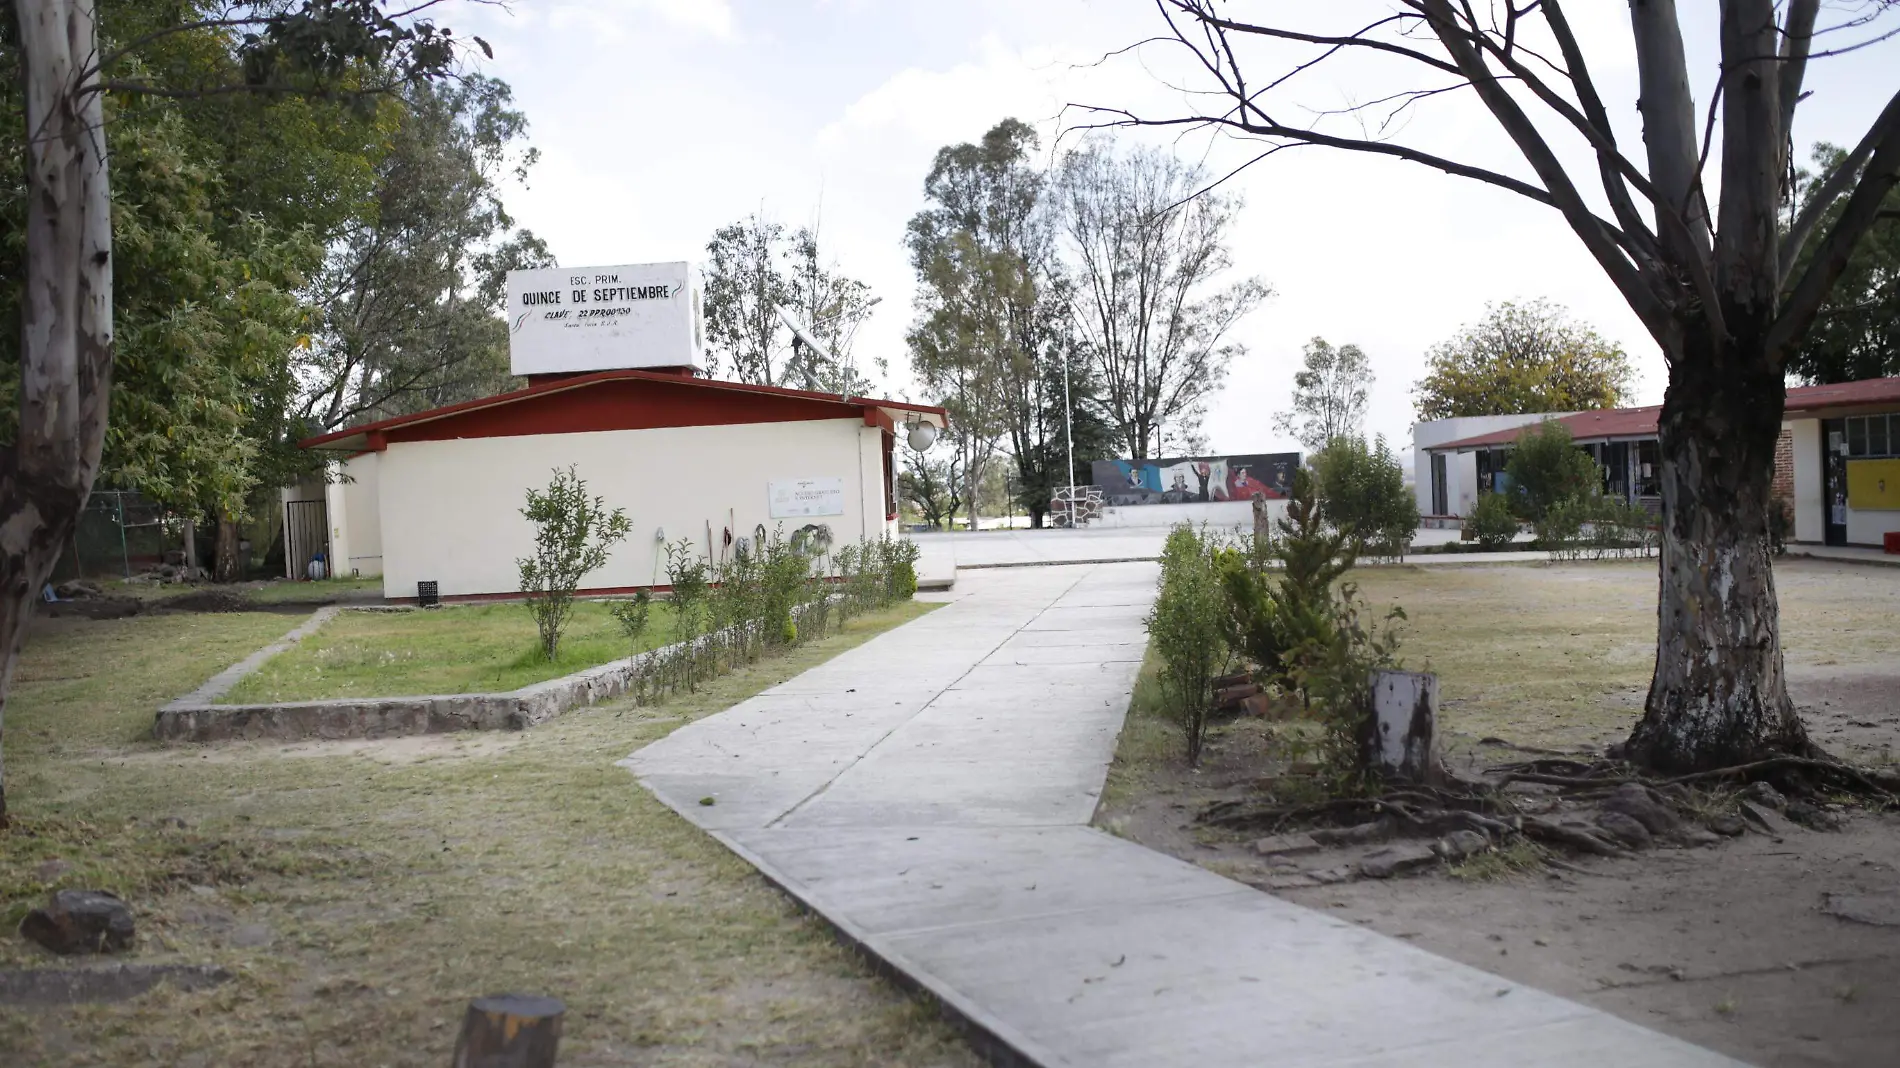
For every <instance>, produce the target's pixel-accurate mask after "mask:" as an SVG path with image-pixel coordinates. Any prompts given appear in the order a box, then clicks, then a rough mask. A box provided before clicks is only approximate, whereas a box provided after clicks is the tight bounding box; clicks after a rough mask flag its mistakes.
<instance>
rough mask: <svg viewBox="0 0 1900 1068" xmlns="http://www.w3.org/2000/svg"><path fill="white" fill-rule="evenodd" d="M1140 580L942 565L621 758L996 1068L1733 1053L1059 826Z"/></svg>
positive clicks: (1102, 720) (1104, 573)
mask: <svg viewBox="0 0 1900 1068" xmlns="http://www.w3.org/2000/svg"><path fill="white" fill-rule="evenodd" d="M984 536H985V537H988V536H989V535H984ZM1155 574H1156V568H1155V566H1154V565H1152V564H1144V563H1137V564H1115V565H1100V566H1082V567H1076V566H1055V567H1038V568H1025V569H1000V570H988V571H977V572H972V573H967V574H966V575H965V576H964V577H963V578H962V579H960V580H959V583H958V588H957V590H956V592H955V593H954V594H952V595H951V596H950V603H949V604H948V605H947V606H946V607H944V608H942V609H939V610H938V611H936V612H933V613H931V614H930V615H928V616H925V617H923V618H922V619H920V620H918V621H917V622H914V623H911V624H908V625H906V626H905V627H903V628H900V629H898V630H896V631H892V632H890V633H888V634H885V635H882V636H880V637H878V638H876V639H874V640H872V641H870V642H867V643H865V644H864V645H862V646H860V647H859V648H857V649H855V650H852V651H851V652H848V653H845V654H843V655H841V656H839V657H837V658H835V659H833V660H832V661H830V662H829V663H827V664H825V665H823V666H821V667H819V668H816V669H813V670H812V671H810V672H807V673H805V674H804V675H801V676H799V677H798V678H797V679H793V680H791V681H790V682H788V683H786V684H784V685H782V686H779V687H775V688H774V689H772V690H769V691H767V692H766V693H764V694H761V695H760V696H758V697H756V698H754V699H752V700H750V701H746V702H743V703H741V704H739V705H737V706H735V707H734V708H732V709H729V710H728V711H726V712H723V713H720V714H718V715H715V716H711V717H708V718H706V719H704V720H701V721H699V722H697V723H694V724H692V725H690V726H688V727H685V728H682V729H681V730H679V731H677V732H675V733H674V734H673V735H671V736H669V737H668V738H665V739H662V740H660V741H658V742H656V743H654V744H653V745H651V746H648V747H647V748H646V749H643V750H641V751H640V752H638V753H635V754H634V755H633V756H631V757H629V758H628V759H627V760H626V761H625V762H624V763H625V764H626V766H628V767H629V768H631V769H632V770H633V771H634V772H635V773H636V774H637V775H639V777H640V779H641V781H642V782H643V783H644V784H645V785H646V786H647V787H648V788H649V789H651V790H653V791H654V793H655V794H657V795H658V796H659V797H660V798H661V799H662V800H664V801H665V802H666V803H667V804H669V805H671V806H673V807H674V808H675V809H676V810H677V811H679V812H680V813H681V814H682V815H684V816H685V817H686V818H688V819H689V820H692V821H693V822H695V823H697V824H699V825H700V826H702V827H704V828H706V829H708V830H709V831H711V832H713V833H714V834H716V835H718V836H719V837H720V840H721V841H723V842H725V843H726V844H727V845H728V846H729V847H730V848H732V849H733V850H734V851H735V852H737V853H739V854H740V855H741V856H743V857H744V858H746V859H747V860H748V861H749V862H751V863H752V864H754V865H755V866H757V867H758V868H759V869H760V871H761V872H763V873H764V874H765V875H766V876H767V877H768V878H770V879H772V880H773V881H774V882H776V883H778V884H779V885H780V886H782V887H783V888H785V890H786V891H787V892H788V893H790V894H792V895H793V896H795V897H797V898H798V899H799V900H800V901H802V902H804V903H805V904H806V905H808V906H809V907H811V908H812V909H814V910H815V911H817V912H818V913H819V914H821V915H823V916H824V917H825V918H826V919H827V920H828V921H829V922H830V923H832V924H833V925H834V926H835V927H837V928H838V930H839V931H840V932H842V933H843V934H844V935H845V936H846V937H848V938H850V939H851V940H853V941H855V942H857V943H858V944H859V945H861V946H863V947H864V948H865V950H866V951H867V952H869V953H871V954H873V955H874V956H876V957H878V958H880V959H881V960H883V961H885V962H886V963H888V964H889V965H891V966H892V967H894V968H896V969H898V970H900V971H901V972H903V973H904V974H905V975H906V976H907V977H909V978H910V979H911V980H913V981H914V982H916V983H917V984H918V986H919V987H921V988H922V989H923V990H925V991H927V992H929V993H930V994H931V995H932V996H934V997H935V998H937V999H938V1000H939V1001H940V1002H942V1003H943V1004H944V1005H945V1006H946V1007H948V1008H949V1009H950V1010H951V1011H952V1012H953V1013H954V1014H956V1015H957V1016H959V1017H961V1018H962V1019H963V1020H964V1021H966V1022H967V1023H968V1024H969V1025H970V1026H971V1027H972V1028H974V1029H976V1030H977V1031H979V1032H981V1034H982V1035H984V1036H986V1038H987V1043H986V1044H987V1046H988V1047H989V1048H997V1047H998V1044H1000V1048H1001V1049H1003V1050H1005V1051H1007V1052H1008V1053H1009V1054H1010V1055H1011V1056H1012V1057H1014V1058H1015V1059H1016V1062H1019V1063H1023V1062H1026V1063H1031V1064H1038V1065H1046V1066H1055V1065H1065V1066H1066V1065H1074V1066H1085V1065H1086V1066H1091V1068H1093V1066H1110V1068H1119V1066H1129V1068H1134V1066H1143V1068H1147V1066H1155V1065H1184V1066H1192V1068H1222V1066H1228V1065H1232V1066H1241V1065H1248V1066H1253V1065H1260V1064H1263V1063H1271V1064H1274V1065H1285V1066H1294V1068H1319V1066H1342V1068H1343V1066H1374V1065H1381V1066H1383V1065H1391V1066H1393V1068H1398V1066H1400V1065H1403V1066H1405V1068H1420V1066H1431V1065H1459V1066H1475V1068H1491V1066H1497V1068H1504V1066H1511V1068H1517V1066H1523V1065H1557V1066H1573V1065H1574V1066H1579V1068H1581V1066H1585V1065H1607V1064H1615V1065H1619V1066H1625V1065H1634V1066H1645V1068H1647V1066H1658V1068H1659V1066H1663V1065H1671V1066H1673V1065H1686V1066H1701V1065H1711V1066H1712V1065H1724V1064H1731V1063H1733V1062H1731V1061H1729V1060H1727V1059H1726V1058H1723V1057H1720V1056H1718V1055H1716V1054H1714V1053H1710V1052H1708V1051H1705V1050H1701V1049H1698V1048H1696V1047H1693V1046H1690V1045H1687V1044H1685V1043H1683V1042H1680V1041H1677V1040H1675V1039H1671V1038H1668V1037H1666V1036H1663V1035H1659V1034H1657V1033H1655V1032H1652V1031H1648V1030H1645V1029H1643V1028H1641V1027H1638V1026H1636V1025H1634V1024H1631V1023H1628V1022H1626V1021H1623V1020H1621V1019H1618V1018H1616V1017H1613V1016H1609V1015H1607V1014H1605V1013H1602V1012H1599V1011H1597V1010H1594V1009H1590V1008H1587V1007H1585V1006H1582V1005H1578V1004H1576V1003H1574V1002H1570V1001H1566V1000H1564V999H1562V998H1558V997H1555V996H1553V995H1550V994H1545V993H1542V992H1540V991H1537V990H1534V989H1531V988H1529V987H1525V986H1522V985H1519V984H1516V983H1512V982H1509V981H1507V980H1504V979H1501V978H1499V977H1497V976H1493V975H1490V974H1488V973H1485V972H1482V971H1478V970H1477V969H1474V968H1470V967H1467V966H1465V965H1462V964H1458V963H1455V962H1453V961H1449V960H1445V959H1443V958H1439V957H1434V956H1432V955H1430V954H1427V953H1425V952H1423V951H1421V950H1418V949H1416V948H1414V947H1412V946H1411V945H1409V944H1407V943H1405V942H1401V941H1398V940H1395V939H1390V938H1386V937H1384V936H1381V935H1378V934H1375V933H1373V932H1370V931H1366V930H1363V929H1360V928H1357V927H1354V926H1352V925H1350V924H1347V923H1344V922H1342V921H1339V920H1337V919H1335V918H1333V917H1331V916H1327V915H1323V914H1321V913H1318V912H1315V911H1312V910H1309V909H1305V908H1302V907H1300V906H1297V905H1293V904H1291V903H1289V902H1285V901H1281V900H1280V899H1278V898H1274V897H1271V896H1269V895H1266V894H1262V893H1260V892H1258V891H1255V890H1252V889H1250V888H1248V887H1245V886H1242V885H1240V884H1238V883H1235V882H1232V881H1230V880H1228V879H1225V878H1222V877H1221V876H1219V875H1216V874H1214V873H1212V872H1209V871H1205V870H1203V869H1201V868H1198V867H1195V866H1193V865H1191V864H1186V863H1183V862H1181V861H1178V860H1175V859H1174V858H1172V857H1168V856H1164V855H1162V854H1159V853H1154V852H1151V851H1149V850H1146V849H1143V848H1141V847H1140V846H1137V845H1134V844H1132V843H1129V842H1125V841H1122V840H1120V839H1118V838H1114V837H1113V836H1110V835H1107V834H1104V833H1102V832H1099V831H1096V830H1094V829H1093V828H1091V827H1089V826H1087V824H1088V821H1089V819H1090V817H1091V816H1092V815H1093V812H1094V809H1095V805H1096V801H1097V799H1098V798H1099V796H1100V793H1101V788H1102V783H1103V780H1104V778H1105V775H1106V769H1107V767H1108V764H1109V762H1110V761H1111V760H1112V759H1113V757H1114V749H1115V741H1116V736H1117V734H1118V732H1119V730H1120V727H1121V721H1122V717H1123V715H1124V714H1125V712H1126V710H1127V705H1128V698H1129V694H1130V691H1131V689H1132V687H1133V684H1134V679H1135V674H1136V671H1137V670H1138V668H1139V663H1140V659H1141V656H1142V653H1143V651H1144V649H1145V634H1144V633H1143V631H1142V624H1141V619H1142V616H1143V614H1144V613H1145V611H1146V609H1147V605H1148V598H1149V597H1150V596H1151V593H1152V590H1153V584H1154V580H1155ZM701 798H710V799H711V800H712V801H713V803H712V804H710V805H702V804H700V803H699V802H700V799H701Z"/></svg>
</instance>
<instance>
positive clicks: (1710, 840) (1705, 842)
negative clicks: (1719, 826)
mask: <svg viewBox="0 0 1900 1068" xmlns="http://www.w3.org/2000/svg"><path fill="white" fill-rule="evenodd" d="M1721 840H1722V836H1721V835H1719V834H1711V833H1710V832H1708V831H1705V830H1703V829H1702V828H1700V827H1684V828H1683V829H1682V830H1680V831H1677V832H1676V841H1678V842H1681V843H1682V844H1683V845H1685V846H1690V847H1701V846H1712V845H1714V844H1716V843H1717V842H1720V841H1721Z"/></svg>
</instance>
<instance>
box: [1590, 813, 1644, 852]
mask: <svg viewBox="0 0 1900 1068" xmlns="http://www.w3.org/2000/svg"><path fill="white" fill-rule="evenodd" d="M1597 828H1598V829H1599V830H1601V831H1603V833H1605V834H1607V835H1609V836H1610V837H1611V838H1614V839H1615V840H1616V842H1617V844H1618V845H1624V846H1628V847H1629V848H1631V849H1648V848H1649V847H1650V846H1651V845H1653V844H1654V839H1653V838H1652V837H1651V836H1650V833H1649V828H1647V827H1645V826H1643V824H1642V823H1641V821H1639V820H1637V819H1636V817H1634V816H1631V815H1629V814H1627V813H1623V812H1615V811H1611V812H1604V813H1602V814H1600V815H1598V816H1597Z"/></svg>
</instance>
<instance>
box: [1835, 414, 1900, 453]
mask: <svg viewBox="0 0 1900 1068" xmlns="http://www.w3.org/2000/svg"><path fill="white" fill-rule="evenodd" d="M1845 422H1846V423H1847V455H1849V456H1900V414H1895V415H1857V416H1853V417H1852V418H1849V419H1847V420H1845Z"/></svg>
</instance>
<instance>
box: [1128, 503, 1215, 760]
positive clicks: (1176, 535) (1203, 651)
mask: <svg viewBox="0 0 1900 1068" xmlns="http://www.w3.org/2000/svg"><path fill="white" fill-rule="evenodd" d="M1215 553H1216V547H1215V546H1214V545H1213V544H1212V543H1211V542H1210V541H1209V540H1208V539H1207V538H1205V537H1203V536H1202V535H1201V534H1198V533H1196V532H1195V530H1194V528H1192V527H1190V526H1187V525H1185V524H1183V525H1181V526H1178V527H1175V528H1174V531H1173V532H1172V533H1170V534H1169V535H1168V541H1167V544H1166V546H1165V547H1164V548H1163V549H1162V551H1161V580H1160V590H1159V591H1158V592H1157V594H1156V596H1155V603H1154V607H1153V608H1152V609H1150V610H1149V612H1148V619H1147V626H1148V636H1149V640H1150V641H1152V642H1153V643H1154V648H1155V652H1156V654H1158V655H1159V656H1160V658H1161V671H1160V682H1161V693H1162V698H1163V702H1164V704H1165V705H1166V706H1167V709H1168V711H1169V712H1170V713H1171V714H1172V715H1173V716H1174V717H1175V718H1176V719H1177V720H1178V721H1179V722H1180V724H1181V733H1182V736H1183V738H1184V739H1185V741H1186V743H1187V762H1188V764H1189V765H1190V766H1195V765H1198V764H1200V762H1201V745H1202V742H1203V741H1204V740H1205V739H1206V737H1207V713H1208V710H1209V707H1210V706H1211V705H1212V704H1213V700H1214V694H1213V683H1214V680H1215V679H1217V678H1219V677H1220V676H1221V675H1222V674H1224V673H1225V672H1226V670H1227V668H1228V666H1229V665H1230V664H1231V663H1232V660H1233V657H1232V654H1231V652H1230V650H1229V647H1228V644H1227V640H1226V633H1225V630H1224V626H1223V619H1224V617H1225V615H1226V604H1225V598H1224V595H1223V594H1222V592H1221V580H1220V577H1219V571H1218V565H1217V564H1216V561H1215Z"/></svg>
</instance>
